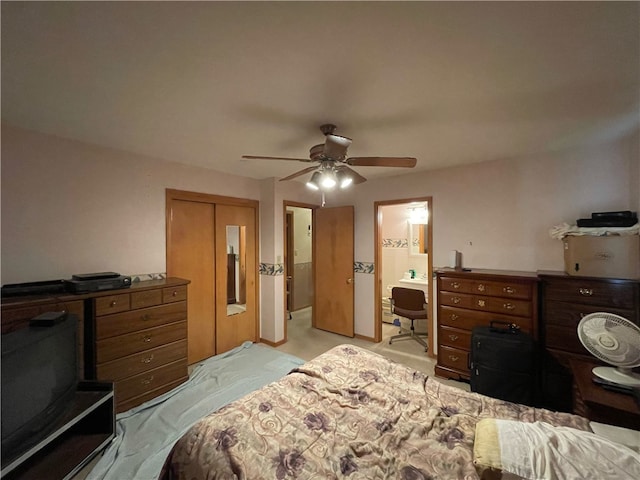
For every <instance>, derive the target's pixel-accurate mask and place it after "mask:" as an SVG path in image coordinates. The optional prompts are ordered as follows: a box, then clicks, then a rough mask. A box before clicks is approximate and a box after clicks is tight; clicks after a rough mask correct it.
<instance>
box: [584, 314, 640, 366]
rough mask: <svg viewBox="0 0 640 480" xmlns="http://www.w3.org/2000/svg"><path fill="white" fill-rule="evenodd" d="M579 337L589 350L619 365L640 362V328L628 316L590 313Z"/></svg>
mask: <svg viewBox="0 0 640 480" xmlns="http://www.w3.org/2000/svg"><path fill="white" fill-rule="evenodd" d="M578 338H580V341H581V342H582V344H583V345H584V347H585V348H586V349H587V350H589V352H590V353H591V354H592V355H593V356H595V357H597V358H599V359H600V360H602V361H604V362H607V363H609V364H611V365H616V366H618V367H628V368H631V367H637V366H639V365H640V328H639V327H638V326H637V325H635V324H634V323H632V322H630V321H629V320H627V319H626V318H623V317H620V316H618V315H614V314H612V313H606V312H596V313H591V314H589V315H586V316H585V317H584V318H583V319H582V320H581V321H580V323H579V324H578Z"/></svg>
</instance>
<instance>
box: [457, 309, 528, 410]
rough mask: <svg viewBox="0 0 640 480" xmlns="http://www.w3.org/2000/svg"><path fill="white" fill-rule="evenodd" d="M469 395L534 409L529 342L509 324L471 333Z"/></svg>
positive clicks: (500, 324)
mask: <svg viewBox="0 0 640 480" xmlns="http://www.w3.org/2000/svg"><path fill="white" fill-rule="evenodd" d="M469 359H470V365H469V367H470V371H471V379H470V380H471V391H472V392H477V393H482V394H484V395H488V396H490V397H494V398H499V399H501V400H507V401H509V402H515V403H523V404H525V405H534V404H535V403H536V398H535V397H536V392H537V361H536V348H535V342H534V340H533V338H532V337H531V336H530V335H528V334H526V333H524V332H521V331H520V329H519V328H518V327H517V326H516V325H514V324H510V323H506V322H498V321H492V322H491V323H490V325H489V326H482V327H474V328H473V330H472V332H471V354H470V356H469Z"/></svg>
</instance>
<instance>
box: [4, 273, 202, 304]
mask: <svg viewBox="0 0 640 480" xmlns="http://www.w3.org/2000/svg"><path fill="white" fill-rule="evenodd" d="M189 283H191V281H190V280H185V279H183V278H178V277H169V278H166V279H162V280H146V281H144V282H133V283H132V284H131V287H129V288H118V289H114V290H102V291H100V292H88V293H80V294H73V293H62V294H60V295H53V294H48V295H24V296H16V297H5V298H2V307H19V306H22V305H24V306H28V305H37V304H41V303H51V302H60V301H64V302H70V301H74V300H85V299H87V298H96V297H104V296H108V295H116V294H119V293H129V292H139V291H143V290H151V289H154V288H164V287H175V286H178V285H188V284H189Z"/></svg>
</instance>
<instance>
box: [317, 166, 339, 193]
mask: <svg viewBox="0 0 640 480" xmlns="http://www.w3.org/2000/svg"><path fill="white" fill-rule="evenodd" d="M337 183H338V182H337V180H336V174H335V172H333V171H332V170H327V171H324V172H322V178H321V180H320V186H322V189H323V190H331V189H332V188H333V187H335V186H336V184H337Z"/></svg>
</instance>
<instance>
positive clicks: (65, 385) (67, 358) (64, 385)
mask: <svg viewBox="0 0 640 480" xmlns="http://www.w3.org/2000/svg"><path fill="white" fill-rule="evenodd" d="M77 326H78V317H76V316H75V315H67V316H66V318H65V319H64V320H62V321H60V322H57V323H54V324H53V325H51V326H29V327H27V328H22V329H20V330H17V331H15V332H11V333H8V334H3V335H2V358H1V359H0V361H1V363H0V366H1V369H2V371H1V373H2V377H1V383H2V385H1V387H2V390H1V391H0V396H1V398H0V402H1V404H2V406H1V410H2V419H1V420H2V427H1V430H2V452H1V453H2V464H3V465H6V464H7V463H8V462H10V461H11V460H12V459H14V458H16V457H18V456H20V455H21V454H22V453H24V452H25V451H27V450H28V449H29V448H31V447H32V446H33V445H36V444H37V443H38V442H39V441H40V440H42V439H43V438H44V437H46V436H47V435H48V434H49V433H51V431H52V430H53V428H54V427H55V425H56V423H57V421H58V420H59V418H60V416H61V415H63V414H64V413H65V412H66V410H67V409H68V408H70V407H71V400H72V399H73V397H74V395H75V392H76V389H77V384H78V366H77V354H76V349H77V340H76V335H77V333H76V330H77Z"/></svg>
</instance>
